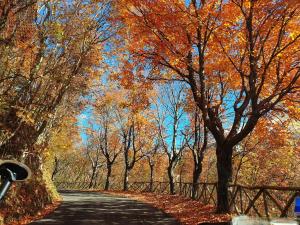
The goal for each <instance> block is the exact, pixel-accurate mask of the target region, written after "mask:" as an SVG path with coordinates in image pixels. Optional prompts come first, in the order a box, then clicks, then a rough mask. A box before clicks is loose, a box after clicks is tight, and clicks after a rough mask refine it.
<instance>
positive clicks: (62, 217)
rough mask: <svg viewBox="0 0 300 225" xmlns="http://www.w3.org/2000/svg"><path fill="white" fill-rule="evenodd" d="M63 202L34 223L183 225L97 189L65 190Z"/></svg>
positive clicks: (145, 205)
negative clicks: (90, 190)
mask: <svg viewBox="0 0 300 225" xmlns="http://www.w3.org/2000/svg"><path fill="white" fill-rule="evenodd" d="M61 194H62V197H63V203H62V204H61V205H60V206H59V207H58V208H57V209H56V210H55V211H54V212H53V213H51V214H50V215H48V216H46V217H45V218H43V219H41V220H39V221H36V222H33V223H30V225H40V224H49V225H63V224H65V225H67V224H68V225H94V224H97V225H138V224H141V225H144V224H145V225H148V224H149V225H150V224H153V225H154V224H157V225H179V224H180V223H179V222H177V221H176V219H174V218H172V217H170V216H169V215H167V214H165V213H163V212H162V211H160V210H159V209H156V208H154V207H152V206H150V205H148V204H145V203H142V202H138V201H135V200H132V199H128V198H123V197H116V196H112V195H108V194H101V193H96V192H63V193H61Z"/></svg>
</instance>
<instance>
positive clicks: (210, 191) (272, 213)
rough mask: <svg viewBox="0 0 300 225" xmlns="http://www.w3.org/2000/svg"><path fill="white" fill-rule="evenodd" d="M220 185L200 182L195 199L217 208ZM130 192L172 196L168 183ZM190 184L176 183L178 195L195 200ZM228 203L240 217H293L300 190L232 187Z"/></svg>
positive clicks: (77, 186)
mask: <svg viewBox="0 0 300 225" xmlns="http://www.w3.org/2000/svg"><path fill="white" fill-rule="evenodd" d="M88 185H89V184H88V183H66V182H62V183H56V186H57V188H58V189H59V190H62V189H64V190H66V189H68V190H70V189H72V190H83V189H88ZM93 188H94V189H99V190H103V184H99V185H95V186H94V187H93ZM216 189H217V184H216V183H198V184H197V188H196V192H195V195H194V196H195V199H196V200H199V201H201V202H202V203H203V204H210V205H214V206H216V203H217V197H216V196H217V195H216ZM110 190H122V187H121V186H120V185H117V184H112V185H111V188H110ZM129 191H134V192H154V193H157V194H169V183H168V182H154V183H152V185H151V184H150V183H149V182H133V183H130V184H129ZM192 191H193V188H192V184H191V183H179V182H178V183H175V192H176V194H178V195H181V196H185V197H188V198H191V197H192ZM228 192H229V204H230V208H231V212H232V213H234V214H237V215H241V214H243V215H251V216H259V217H266V218H273V217H293V216H294V215H293V211H294V202H295V198H296V197H297V196H300V187H275V186H244V185H238V184H237V185H230V186H229V190H228Z"/></svg>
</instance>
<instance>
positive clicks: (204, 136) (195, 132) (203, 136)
mask: <svg viewBox="0 0 300 225" xmlns="http://www.w3.org/2000/svg"><path fill="white" fill-rule="evenodd" d="M189 108H190V109H189V117H190V120H191V122H190V124H191V125H190V127H188V128H187V131H185V132H184V136H185V139H186V140H187V147H188V148H189V149H190V150H191V152H192V155H193V162H194V168H193V188H192V198H195V197H196V193H197V187H198V183H199V181H200V175H201V172H202V163H203V159H204V153H205V151H206V150H207V147H208V139H209V137H208V136H209V134H208V129H207V128H206V127H205V126H204V125H203V122H202V121H203V120H202V117H201V113H200V110H199V109H198V107H197V106H194V107H193V105H192V107H189Z"/></svg>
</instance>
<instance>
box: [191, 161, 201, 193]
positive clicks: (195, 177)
mask: <svg viewBox="0 0 300 225" xmlns="http://www.w3.org/2000/svg"><path fill="white" fill-rule="evenodd" d="M201 172H202V163H200V162H199V163H196V162H195V164H194V171H193V186H192V199H195V198H196V194H197V188H198V182H199V178H200V174H201Z"/></svg>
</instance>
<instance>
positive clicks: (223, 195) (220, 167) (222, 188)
mask: <svg viewBox="0 0 300 225" xmlns="http://www.w3.org/2000/svg"><path fill="white" fill-rule="evenodd" d="M232 150H233V149H232V147H225V146H217V171H218V184H217V213H229V212H230V208H229V202H228V184H229V181H230V179H231V178H232Z"/></svg>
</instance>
